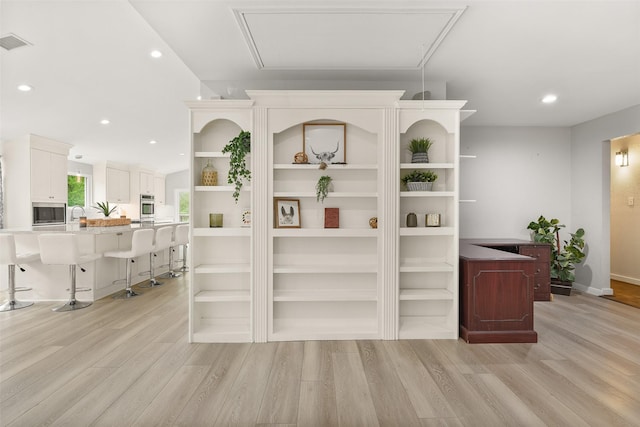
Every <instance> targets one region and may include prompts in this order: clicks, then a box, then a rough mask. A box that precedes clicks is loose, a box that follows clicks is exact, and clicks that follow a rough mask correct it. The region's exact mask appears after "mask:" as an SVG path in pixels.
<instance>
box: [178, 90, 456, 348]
mask: <svg viewBox="0 0 640 427" xmlns="http://www.w3.org/2000/svg"><path fill="white" fill-rule="evenodd" d="M247 94H248V95H249V98H250V100H248V101H225V100H211V101H196V102H189V103H188V106H189V108H190V110H191V126H192V143H193V146H192V153H193V155H192V168H191V170H192V187H191V188H192V192H191V194H192V203H191V208H192V213H191V218H192V233H191V248H192V250H191V251H190V254H191V255H190V256H191V257H192V265H193V268H192V270H191V279H192V280H191V299H190V340H191V341H193V342H237V341H256V342H265V341H288V340H322V339H328V340H336V339H398V338H457V336H458V314H457V310H458V308H457V300H458V286H457V280H458V272H457V270H458V261H457V258H458V244H457V241H458V206H457V205H458V193H459V190H458V163H459V157H458V155H459V153H458V146H459V135H458V129H459V121H460V108H461V107H462V106H463V105H464V101H424V102H423V101H399V98H400V97H401V95H402V92H401V91H247ZM305 123H344V124H345V125H346V141H347V143H346V150H345V151H346V164H340V165H333V164H330V165H329V166H328V167H327V169H325V170H320V169H319V168H318V165H314V164H295V163H293V158H294V155H295V153H297V152H300V151H302V144H303V143H302V141H303V126H304V124H305ZM241 130H249V131H251V133H252V150H251V157H250V164H251V170H252V182H251V183H248V184H247V185H245V186H244V188H243V191H242V193H241V196H240V201H239V203H238V204H236V203H235V201H234V200H233V197H232V194H233V187H232V186H230V185H229V184H227V183H226V174H227V172H228V162H229V158H228V155H226V154H223V153H222V147H224V145H225V144H226V143H227V142H228V141H229V140H230V139H232V138H233V137H235V136H236V135H237V134H238V133H239V132H240V131H241ZM418 136H420V137H425V136H426V137H429V138H431V139H433V140H434V142H435V143H434V146H433V147H432V148H431V150H430V157H431V161H432V163H429V164H412V163H409V162H410V155H409V153H408V152H407V150H406V146H407V144H408V141H409V140H410V139H411V138H413V137H418ZM208 159H212V161H213V164H214V166H215V168H216V169H217V170H218V174H219V178H218V181H219V185H218V186H216V187H207V186H202V185H201V183H200V174H201V171H202V168H203V167H204V166H205V164H206V162H207V160H208ZM413 169H422V170H425V169H429V170H433V171H434V172H436V173H437V174H438V175H439V178H438V180H437V181H436V183H435V186H434V189H433V191H429V192H409V191H405V190H404V189H403V188H402V187H401V184H400V178H401V177H402V176H403V175H404V174H406V173H408V172H409V171H411V170H413ZM323 175H329V176H331V178H332V180H333V189H332V191H331V192H330V193H329V195H328V197H326V198H325V199H324V201H323V202H318V201H317V200H316V192H315V185H316V182H317V181H318V178H319V177H320V176H323ZM277 198H287V199H296V200H299V203H300V212H299V214H300V222H301V227H300V228H278V227H276V226H275V225H274V224H275V219H274V217H275V213H274V206H275V200H276V199H277ZM325 208H338V209H339V212H340V215H339V216H340V227H339V228H332V229H325V228H324V209H325ZM244 209H250V210H251V212H252V224H251V227H249V228H247V227H242V224H241V212H242V211H243V210H244ZM214 212H215V213H223V214H224V227H222V228H210V227H209V214H210V213H214ZM409 212H415V213H416V214H418V217H419V220H420V222H419V225H418V227H417V228H409V227H406V226H405V218H406V215H407V214H408V213H409ZM426 213H439V214H440V215H441V218H442V225H441V226H440V227H425V226H424V215H425V214H426ZM372 217H377V218H378V228H375V229H374V228H371V227H370V225H369V220H370V218H372Z"/></svg>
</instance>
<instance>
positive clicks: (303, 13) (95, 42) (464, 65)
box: [0, 0, 640, 173]
mask: <svg viewBox="0 0 640 427" xmlns="http://www.w3.org/2000/svg"><path fill="white" fill-rule="evenodd" d="M0 25H1V26H0V36H4V35H7V34H9V33H14V34H16V35H18V36H20V37H22V38H24V39H25V40H27V41H28V42H30V43H31V44H32V46H29V47H21V48H18V49H15V50H11V51H5V50H4V49H0V55H1V56H0V59H1V61H2V63H1V67H0V72H1V74H0V78H1V86H0V89H1V95H2V96H1V99H0V140H2V141H5V140H11V139H14V138H17V137H19V136H21V135H24V134H26V133H35V134H39V135H42V136H46V137H49V138H53V139H57V140H61V141H64V142H68V143H70V144H73V145H74V148H73V150H72V153H71V156H70V158H71V159H74V158H75V156H76V155H82V156H83V158H82V159H81V160H80V161H81V162H86V163H94V162H96V161H100V160H106V159H108V160H112V161H116V162H122V163H131V164H138V165H141V166H143V167H149V168H153V169H156V170H158V171H160V172H164V173H169V172H174V171H178V170H183V169H186V168H187V167H188V147H189V132H188V113H187V110H186V108H185V106H184V102H183V101H185V100H188V99H194V98H195V97H196V96H197V95H198V94H202V95H203V96H204V97H209V96H211V95H215V94H218V95H221V96H223V97H245V94H244V89H344V88H354V89H405V90H407V94H406V97H408V98H411V96H413V94H415V93H416V92H419V91H421V90H422V84H423V71H424V81H425V82H426V83H425V84H426V87H427V89H432V93H433V94H434V96H436V97H438V96H441V95H443V94H444V89H443V88H444V87H445V86H446V96H447V98H448V99H466V100H468V101H469V102H468V104H467V108H469V109H475V110H477V111H478V112H477V113H476V114H474V115H473V116H471V117H470V118H469V119H467V121H465V125H502V126H572V125H575V124H578V123H581V122H584V121H587V120H590V119H593V118H596V117H600V116H603V115H605V114H608V113H612V112H615V111H619V110H621V109H624V108H627V107H630V106H632V105H637V104H640V0H633V1H616V0H605V1H577V0H575V1H540V0H537V1H536V0H532V1H526V0H523V1H518V0H511V1H482V0H469V1H466V2H458V1H446V2H443V1H441V2H433V1H427V0H423V1H404V0H396V1H381V0H360V1H358V0H342V1H340V0H322V1H316V0H295V1H294V0H290V1H267V0H263V1H260V0H257V1H256V0H254V1H243V0H235V1H232V0H199V1H185V0H130V1H125V0H104V1H80V0H76V1H56V0H46V1H30V0H14V1H11V0H0ZM153 49H159V50H161V51H162V52H163V53H164V56H163V57H162V58H160V59H153V58H151V57H150V56H149V52H150V51H151V50H153ZM423 64H424V69H423V68H422V65H423ZM20 83H28V84H30V85H32V86H33V87H34V90H33V91H31V92H29V93H22V92H18V91H17V90H16V86H17V85H18V84H20ZM549 92H553V93H556V94H557V95H558V102H557V103H556V104H554V105H542V104H541V103H540V99H541V97H542V96H543V95H544V94H546V93H549ZM104 117H107V118H109V119H110V120H111V124H109V125H108V126H104V125H101V124H100V123H99V121H100V119H102V118H104ZM639 127H640V124H639ZM639 130H640V129H639ZM152 139H154V140H157V141H158V143H157V144H155V145H153V146H152V145H150V144H149V140H152ZM180 153H186V154H187V155H184V156H180Z"/></svg>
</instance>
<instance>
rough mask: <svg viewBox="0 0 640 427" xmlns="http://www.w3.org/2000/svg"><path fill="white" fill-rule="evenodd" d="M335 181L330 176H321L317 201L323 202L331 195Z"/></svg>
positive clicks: (318, 183) (317, 188)
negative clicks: (330, 191) (331, 188)
mask: <svg viewBox="0 0 640 427" xmlns="http://www.w3.org/2000/svg"><path fill="white" fill-rule="evenodd" d="M332 181H333V179H332V178H331V177H330V176H329V175H324V176H321V177H320V178H319V179H318V182H317V183H316V201H318V202H323V201H324V199H325V197H327V195H328V194H329V189H330V186H331V182H332Z"/></svg>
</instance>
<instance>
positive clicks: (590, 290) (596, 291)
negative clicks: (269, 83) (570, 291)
mask: <svg viewBox="0 0 640 427" xmlns="http://www.w3.org/2000/svg"><path fill="white" fill-rule="evenodd" d="M573 287H574V288H575V289H577V290H579V291H582V292H585V293H587V294H589V295H595V296H597V297H601V296H603V295H613V289H611V288H610V287H609V288H594V287H593V286H586V285H581V284H580V283H576V282H573Z"/></svg>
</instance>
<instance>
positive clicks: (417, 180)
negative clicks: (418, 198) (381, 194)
mask: <svg viewBox="0 0 640 427" xmlns="http://www.w3.org/2000/svg"><path fill="white" fill-rule="evenodd" d="M436 179H438V175H436V174H435V173H434V172H432V171H417V170H414V171H411V172H409V173H408V174H406V175H405V176H403V177H402V178H401V181H402V182H403V183H404V185H406V187H407V190H409V191H431V188H432V187H433V182H434V181H435V180H436Z"/></svg>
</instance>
